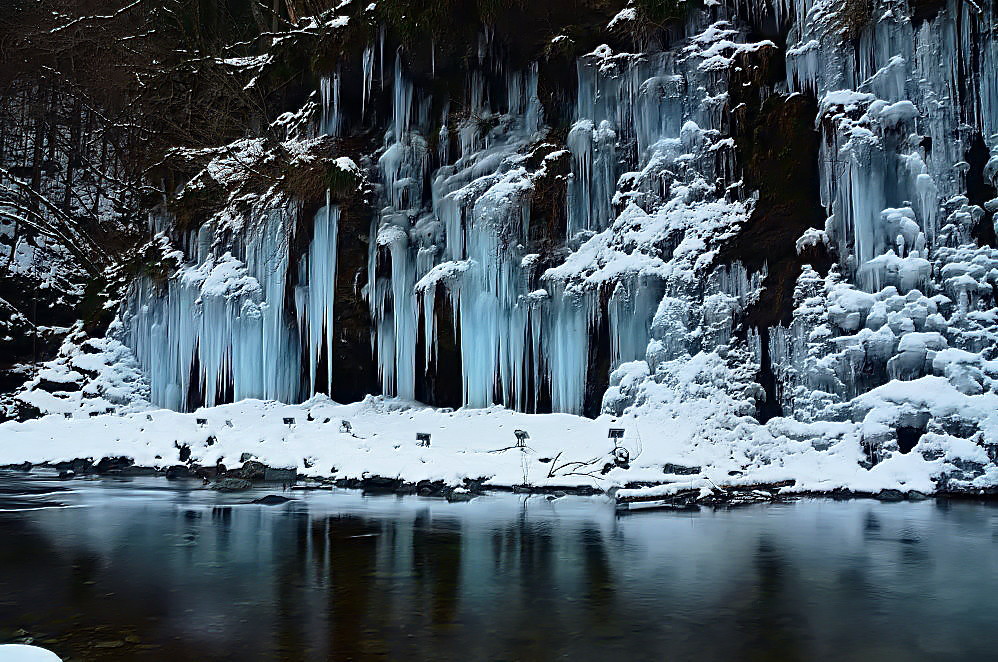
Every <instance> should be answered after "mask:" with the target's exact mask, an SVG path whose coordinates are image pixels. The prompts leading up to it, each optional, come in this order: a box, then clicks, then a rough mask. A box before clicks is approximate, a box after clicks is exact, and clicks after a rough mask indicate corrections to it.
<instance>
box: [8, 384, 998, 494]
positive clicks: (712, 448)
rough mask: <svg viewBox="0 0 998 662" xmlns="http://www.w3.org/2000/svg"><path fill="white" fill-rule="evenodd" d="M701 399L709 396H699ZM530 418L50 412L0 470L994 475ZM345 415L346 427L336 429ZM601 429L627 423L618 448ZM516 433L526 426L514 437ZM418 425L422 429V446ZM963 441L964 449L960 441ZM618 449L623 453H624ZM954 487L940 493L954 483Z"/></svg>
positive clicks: (931, 458)
mask: <svg viewBox="0 0 998 662" xmlns="http://www.w3.org/2000/svg"><path fill="white" fill-rule="evenodd" d="M705 406H706V405H705ZM674 414H675V412H672V413H671V414H670V415H666V414H665V413H663V414H662V415H660V416H653V415H650V416H642V417H634V416H624V417H611V416H608V415H604V416H601V417H599V418H597V419H595V420H591V419H586V418H582V417H578V416H572V415H568V414H544V415H531V414H523V413H518V412H514V411H511V410H507V409H503V408H501V407H492V408H489V409H479V410H458V411H456V412H452V411H448V410H436V409H432V408H428V407H422V406H418V405H411V404H407V403H404V402H401V401H397V400H390V399H388V400H386V399H383V398H368V399H367V400H365V401H364V402H361V403H355V404H350V405H339V404H336V403H333V402H331V401H329V400H328V399H326V398H324V397H319V398H314V399H313V400H311V401H309V402H307V403H305V404H303V405H295V406H291V405H283V404H279V403H274V402H263V401H257V400H247V401H243V402H240V403H236V404H232V405H223V406H219V407H214V408H210V409H202V410H199V411H197V412H194V413H189V414H183V413H177V412H173V411H167V410H148V411H139V412H133V413H127V414H122V415H115V414H107V415H100V416H89V415H85V414H79V413H78V414H75V416H74V417H73V418H65V417H64V416H62V415H49V416H45V417H43V418H40V419H37V420H31V421H28V422H24V423H14V422H8V423H4V424H2V425H0V465H14V464H20V463H25V462H29V463H32V464H36V465H37V464H45V463H49V464H55V463H59V462H66V461H70V460H73V459H76V458H89V459H91V460H93V461H94V462H97V461H99V460H100V459H101V458H104V457H108V458H118V457H125V458H130V459H131V460H132V461H134V463H135V464H136V465H138V466H143V467H156V468H167V467H171V466H176V465H178V464H191V465H193V464H197V465H199V466H208V467H214V466H215V465H216V464H218V463H221V464H224V465H225V466H226V467H228V468H229V469H232V468H233V467H239V466H241V465H242V463H243V462H244V461H245V460H246V459H249V458H250V457H251V458H252V459H253V460H254V461H259V462H261V463H263V464H266V465H268V466H270V467H281V468H294V469H296V470H297V472H298V473H299V474H300V475H304V476H313V477H333V478H337V479H360V478H365V477H369V476H381V477H386V478H396V479H400V480H403V481H406V482H411V483H417V482H419V481H443V482H444V483H446V484H448V485H460V484H462V483H463V482H464V480H465V479H472V480H477V479H484V484H485V485H486V486H490V485H491V486H512V485H523V484H527V485H532V486H536V487H553V486H566V487H568V486H572V487H581V486H585V487H593V488H597V489H601V490H607V489H610V488H612V487H620V486H624V485H627V484H633V483H641V484H661V485H662V486H661V487H657V488H654V489H655V490H658V491H662V492H663V493H664V492H669V491H674V490H679V489H686V488H690V487H697V486H703V485H711V484H715V485H739V484H757V483H765V484H773V483H779V482H783V481H793V484H792V485H790V486H788V487H784V488H783V491H785V492H831V491H833V490H841V489H849V490H854V491H858V492H871V493H875V492H878V491H880V490H885V489H887V490H899V491H901V492H908V491H918V492H923V493H932V492H935V491H937V490H938V489H940V488H941V486H942V485H943V483H940V480H941V479H943V478H947V477H948V478H947V480H950V479H951V478H952V476H953V475H954V473H955V472H959V471H961V470H962V469H966V468H967V463H968V462H969V463H972V464H976V465H980V467H979V468H980V469H981V470H980V471H978V473H979V474H981V475H979V476H978V478H977V479H975V480H973V481H970V482H968V483H967V484H966V485H964V486H963V488H964V489H966V490H972V489H984V488H987V487H988V486H990V484H991V483H993V482H995V481H994V480H993V479H994V478H995V476H994V471H993V470H987V469H985V467H990V468H991V469H993V466H994V465H993V464H990V463H989V460H988V457H987V453H986V452H985V450H984V449H983V448H982V447H980V446H976V445H974V444H972V443H969V442H967V443H965V444H963V445H959V446H958V445H954V443H953V439H949V440H947V441H946V443H943V442H942V440H940V439H936V437H937V436H938V435H932V434H926V435H924V436H923V437H922V439H921V441H919V444H918V445H917V446H916V447H915V448H914V449H913V450H912V451H911V452H909V453H900V452H899V451H895V452H891V453H888V454H887V456H886V457H884V458H882V459H881V460H880V461H879V463H877V464H875V465H873V466H870V462H869V458H868V456H867V453H866V451H864V447H863V445H862V443H861V442H860V438H861V428H862V425H861V424H851V423H840V424H822V426H821V428H820V429H819V428H817V427H815V426H809V425H804V424H800V423H795V422H792V421H789V420H786V419H774V420H773V421H771V422H770V423H769V424H768V425H765V426H763V425H759V424H757V423H755V424H753V423H752V422H751V419H747V420H745V421H743V422H742V425H741V426H739V427H736V428H735V429H727V430H714V433H713V434H711V435H710V438H707V437H700V436H698V435H699V433H700V432H701V430H699V426H701V425H702V424H703V421H702V420H694V419H693V415H694V412H688V415H687V416H686V417H685V418H684V417H679V416H675V415H674ZM344 421H346V422H348V423H349V425H348V426H346V425H344ZM611 428H619V429H623V430H624V437H623V439H622V440H620V442H619V444H615V442H614V441H613V440H612V439H610V438H609V431H610V429H611ZM516 430H524V431H526V432H527V433H528V435H529V439H527V440H526V442H525V444H526V446H525V448H520V447H518V446H517V438H516V435H515V431H516ZM417 433H426V434H429V435H430V444H429V446H425V445H421V444H420V442H419V441H418V440H417ZM963 446H966V448H963ZM615 448H623V449H625V451H626V460H627V461H626V462H621V461H620V460H621V459H622V456H621V454H620V451H619V450H618V451H617V454H616V455H615ZM952 488H953V485H952V484H951V481H950V482H946V483H945V489H952Z"/></svg>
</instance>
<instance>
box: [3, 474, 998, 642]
mask: <svg viewBox="0 0 998 662" xmlns="http://www.w3.org/2000/svg"><path fill="white" fill-rule="evenodd" d="M70 484H71V485H72V487H73V488H74V489H73V491H72V492H68V493H60V494H59V498H60V499H61V500H63V501H65V502H66V503H67V504H69V505H77V506H81V505H86V506H87V507H86V508H78V509H71V510H58V511H43V512H31V513H25V514H23V515H18V516H17V517H19V518H22V519H23V522H22V524H23V525H24V526H25V527H27V529H26V530H28V531H30V532H31V536H25V539H30V541H29V542H30V544H32V545H36V546H38V547H39V549H40V550H50V551H53V552H54V558H56V560H53V561H51V563H52V565H53V567H52V569H51V572H50V573H49V578H48V579H46V580H45V581H48V582H50V583H51V584H52V585H51V586H48V587H47V590H48V591H49V592H50V593H51V594H52V595H53V596H55V598H54V599H55V600H56V603H58V599H59V597H58V596H60V595H63V596H73V595H76V594H78V593H79V592H80V589H79V586H77V585H76V584H75V583H74V582H76V581H77V580H78V579H79V576H78V575H79V570H75V571H74V570H70V571H67V572H65V573H63V572H62V570H63V568H61V567H60V565H59V564H60V563H63V561H60V560H58V559H79V558H84V559H87V560H86V562H85V563H83V564H82V565H83V566H85V567H86V569H87V570H86V576H87V577H88V579H87V581H92V582H94V584H91V585H88V586H96V587H99V591H98V590H97V589H94V593H95V596H96V594H97V593H100V594H107V593H112V594H114V595H115V596H116V600H119V601H120V602H121V603H122V605H130V606H131V608H130V609H124V610H122V609H118V610H110V612H109V611H108V609H106V608H104V607H101V606H100V604H99V599H98V598H97V597H93V601H94V602H93V603H91V602H88V600H89V598H86V597H84V598H83V599H82V600H83V601H82V603H81V602H80V600H81V598H80V597H79V595H76V597H75V598H74V600H76V602H75V603H73V604H74V605H77V606H76V607H74V608H77V609H80V608H86V609H94V610H96V614H97V615H99V616H100V618H103V619H105V620H110V621H120V620H126V621H129V623H131V622H132V621H135V622H138V621H141V619H142V618H143V617H145V618H147V620H148V622H149V623H154V624H155V633H154V634H151V635H145V636H149V637H151V638H153V639H155V638H157V637H159V638H162V639H164V640H167V639H169V640H171V641H172V637H175V636H180V637H181V641H182V642H186V644H189V645H191V646H196V649H197V650H198V651H199V652H200V654H201V655H202V657H203V659H211V658H212V657H213V656H215V655H218V656H224V655H225V654H227V653H228V652H232V651H233V650H235V649H238V648H239V647H241V646H250V647H251V649H252V650H253V651H256V652H257V654H258V655H259V656H260V657H267V656H268V655H277V654H278V653H279V652H280V651H283V650H290V649H292V648H293V649H295V650H309V651H312V654H313V655H314V656H317V657H315V658H313V659H322V658H325V657H330V656H331V657H335V658H347V657H354V658H364V657H371V656H378V655H386V656H388V657H391V658H393V659H394V658H396V657H415V658H420V659H422V658H433V659H456V658H458V657H460V658H462V659H490V658H496V657H504V656H505V657H514V658H535V659H541V658H543V659H547V658H549V657H558V656H562V655H565V656H577V657H579V659H589V658H591V657H592V655H593V651H594V650H596V649H595V648H594V646H596V647H598V648H599V650H600V651H601V653H602V655H603V656H606V655H609V656H611V657H614V656H617V655H620V656H624V655H626V656H630V657H632V658H634V659H647V657H648V654H649V652H650V651H662V652H663V654H664V652H665V651H668V654H669V657H672V658H675V659H692V658H694V657H699V658H701V659H732V658H738V657H739V656H742V655H744V653H745V651H746V650H758V651H760V654H761V655H762V656H763V657H766V656H767V655H768V656H770V657H772V656H776V657H779V658H780V659H843V658H858V657H861V656H864V655H869V654H870V651H871V650H872V651H874V652H875V653H876V654H877V655H879V656H880V658H881V659H886V657H890V658H893V657H896V656H902V655H903V656H907V657H908V658H910V659H931V658H933V657H938V656H953V655H956V654H958V653H959V655H960V656H963V655H965V654H981V655H983V654H984V653H985V651H987V650H991V649H993V646H994V645H995V644H996V643H998V635H995V634H993V632H992V628H990V627H989V626H988V621H989V618H990V617H989V616H988V614H990V613H993V610H994V609H995V608H996V607H998V590H996V589H998V554H996V552H995V549H994V544H993V538H994V537H995V536H996V535H998V534H996V532H998V510H995V509H992V508H991V507H988V506H983V505H977V504H967V503H949V502H938V503H937V502H934V501H927V502H921V503H899V504H885V503H879V502H874V501H847V502H836V501H831V500H816V501H802V502H798V503H794V504H789V505H772V506H762V507H748V508H744V509H740V510H732V511H704V512H701V513H641V514H636V515H628V516H623V517H618V516H617V515H616V514H615V513H614V510H613V508H612V506H611V504H610V503H609V501H608V500H607V499H605V498H603V497H591V498H583V497H564V498H561V499H557V500H554V501H549V500H547V499H546V498H544V497H533V498H529V499H527V498H524V497H522V496H517V495H499V496H490V497H482V498H479V499H476V500H474V501H472V502H470V503H465V504H450V503H447V502H446V501H443V500H437V499H425V498H418V497H404V498H399V497H394V496H379V497H370V496H362V495H361V494H359V493H357V492H351V491H335V492H325V491H318V492H294V493H291V496H293V497H294V498H295V500H294V501H292V502H290V503H288V504H285V505H282V506H273V507H267V506H260V505H255V504H249V503H248V502H249V501H251V500H252V499H254V498H257V497H259V496H262V495H263V494H265V493H266V492H265V491H254V492H251V493H241V494H236V495H222V494H218V493H215V492H212V491H210V490H206V489H202V488H201V486H200V484H199V483H195V482H181V483H167V482H166V481H163V480H162V479H136V480H129V481H113V480H107V479H102V480H95V481H82V480H81V481H73V482H72V483H70ZM0 526H3V521H0ZM8 539H9V538H8ZM39 553H42V552H41V551H40V552H39ZM79 565H80V564H79V563H77V566H79ZM14 570H16V568H7V569H5V568H4V567H3V566H0V580H2V579H3V578H4V577H6V575H7V574H8V573H9V572H13V571H14ZM74 573H75V574H74ZM61 575H65V576H66V577H67V579H65V585H64V584H60V583H59V582H60V581H61V580H60V579H59V577H60V576H61ZM12 586H13V590H14V591H15V592H16V591H17V584H13V585H12ZM74 591H75V592H76V593H75V594H74ZM84 593H86V592H85V591H84ZM152 596H155V601H156V603H157V604H158V605H159V606H158V607H157V608H156V609H154V610H152V611H153V612H154V613H153V614H148V613H147V612H149V611H150V608H149V607H148V605H146V604H145V603H147V602H148V601H149V600H151V599H153V597H152ZM66 599H67V600H68V599H69V598H68V597H67V598H66ZM80 605H82V606H80ZM2 616H3V607H2V606H0V617H2ZM129 627H133V625H131V624H130V625H129ZM146 627H152V626H150V625H147V626H146ZM186 644H182V643H176V642H174V643H171V644H170V646H175V647H176V646H180V647H181V648H182V646H183V645H186ZM164 645H165V644H164ZM185 650H186V649H184V650H181V649H177V650H176V651H175V653H176V654H186V653H185ZM251 657H253V656H251ZM122 659H126V658H122Z"/></svg>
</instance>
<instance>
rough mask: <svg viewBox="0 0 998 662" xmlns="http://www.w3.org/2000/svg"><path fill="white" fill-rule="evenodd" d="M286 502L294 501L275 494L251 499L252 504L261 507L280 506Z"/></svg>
mask: <svg viewBox="0 0 998 662" xmlns="http://www.w3.org/2000/svg"><path fill="white" fill-rule="evenodd" d="M288 501H294V499H289V498H288V497H283V496H280V495H277V494H268V495H267V496H265V497H260V498H259V499H253V503H258V504H260V505H261V506H280V505H281V504H283V503H287V502H288Z"/></svg>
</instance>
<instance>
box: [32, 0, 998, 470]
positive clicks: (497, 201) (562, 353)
mask: <svg viewBox="0 0 998 662" xmlns="http://www.w3.org/2000/svg"><path fill="white" fill-rule="evenodd" d="M306 4H308V3H306ZM362 5H363V3H350V2H343V3H340V4H339V6H337V7H335V8H328V9H324V10H323V11H320V12H318V13H316V14H315V15H305V14H303V13H302V11H301V8H299V9H298V10H296V11H292V12H291V13H292V14H295V15H294V16H291V15H288V16H287V17H286V19H287V21H288V22H289V24H291V25H292V27H289V29H288V30H287V32H286V33H284V34H283V36H271V37H268V38H264V39H259V40H257V41H256V42H255V48H256V51H255V52H254V53H253V54H246V55H245V56H244V57H240V58H233V59H232V62H231V63H230V65H231V66H232V67H233V69H234V70H236V71H237V72H238V73H239V75H244V76H246V77H248V78H250V79H251V80H250V82H249V83H248V85H253V84H255V81H256V80H257V79H260V80H263V81H265V80H268V79H271V78H273V70H275V69H279V68H282V67H284V68H286V67H294V66H302V67H308V68H310V70H311V71H315V72H317V73H316V75H315V77H314V89H313V91H312V92H311V95H310V96H307V98H302V99H296V98H294V96H293V95H292V96H291V97H289V98H290V99H292V100H293V101H294V103H291V102H289V103H288V104H287V107H286V108H284V110H285V112H284V114H282V115H279V116H278V117H277V118H276V119H274V120H273V121H271V122H270V123H269V126H268V127H267V128H266V130H264V129H262V128H261V127H246V137H244V138H241V139H239V140H236V141H234V142H231V143H230V144H228V145H226V146H224V147H222V148H212V149H207V148H203V149H176V150H173V151H172V152H171V153H170V158H171V159H172V161H170V162H171V163H184V164H187V165H186V167H187V172H188V175H187V176H185V177H183V178H182V184H181V185H177V186H172V187H171V186H167V190H166V191H165V197H164V198H163V201H162V202H161V203H160V204H158V205H156V206H155V208H153V209H152V211H151V212H150V221H149V223H150V227H151V231H150V235H151V237H150V241H149V243H148V245H146V246H145V247H144V249H143V251H142V252H141V254H142V255H144V256H146V257H145V258H144V259H145V260H146V262H147V263H149V264H156V265H158V266H157V269H155V270H153V269H145V270H144V271H141V272H140V273H139V275H138V276H136V277H134V278H130V279H129V280H128V286H127V290H126V292H127V294H126V296H124V298H123V301H122V303H121V305H120V308H119V309H118V311H117V312H118V319H117V320H116V321H115V322H114V323H113V324H112V327H111V331H110V337H109V340H107V341H103V342H105V343H111V342H116V343H119V344H122V345H123V346H125V347H127V348H130V350H131V351H132V352H134V357H135V361H136V364H137V366H138V367H139V369H140V371H141V374H142V375H143V380H139V381H140V382H142V385H141V388H139V389H138V390H137V391H136V392H141V397H142V398H145V397H148V399H149V400H150V401H151V402H152V403H153V404H154V405H157V406H161V407H166V408H171V409H177V410H191V409H193V408H196V407H199V406H211V405H215V404H222V403H226V402H231V401H234V400H241V399H244V398H263V399H276V400H281V401H285V402H301V401H303V400H306V399H308V398H309V397H311V396H312V395H314V394H317V393H326V394H329V395H331V396H332V397H333V398H334V399H337V400H341V401H348V400H356V399H360V398H362V397H363V396H365V395H367V394H384V395H387V396H398V397H399V398H402V399H405V400H418V401H422V402H426V403H429V404H433V405H437V406H450V407H459V406H465V407H486V406H489V405H492V404H503V405H505V406H506V407H508V408H511V409H517V410H520V411H525V412H539V413H543V412H566V413H573V414H583V415H588V416H594V415H596V414H598V413H600V412H601V411H606V412H612V413H616V414H623V413H625V412H628V413H632V414H640V413H641V412H644V411H651V410H654V409H656V408H658V409H661V408H668V407H672V406H675V405H676V403H681V402H684V401H687V400H698V399H699V400H706V401H711V399H714V400H715V401H716V402H717V403H718V405H717V406H718V407H719V408H721V409H723V410H724V411H725V412H727V413H728V414H730V416H731V417H732V419H731V420H738V421H741V420H742V419H743V418H744V417H745V416H753V417H754V418H755V419H757V420H758V421H759V422H760V423H766V422H767V421H770V420H771V419H777V420H778V421H782V423H779V424H780V425H785V426H791V427H792V425H791V424H793V425H802V424H806V425H805V428H800V427H798V428H794V430H796V432H794V433H793V434H797V435H803V436H821V435H823V434H826V433H827V429H826V428H822V427H821V426H820V422H821V421H829V422H840V423H841V422H847V421H850V420H851V421H853V422H854V423H856V424H860V425H861V428H862V432H861V434H860V437H861V439H862V443H864V444H865V447H866V448H868V449H870V453H871V458H872V457H874V456H876V455H877V454H878V453H881V452H882V450H883V449H885V448H886V449H892V448H895V447H896V446H897V445H898V444H900V445H902V446H905V447H907V448H909V449H910V447H911V446H913V445H914V443H917V441H918V440H919V439H920V438H921V437H922V435H923V434H927V433H928V434H933V435H936V436H937V437H938V438H940V439H942V438H947V437H949V436H953V435H955V436H957V437H959V438H962V439H969V438H973V439H976V440H977V442H980V443H982V444H991V443H998V430H992V429H991V425H992V424H991V423H990V422H989V421H990V416H991V415H990V414H983V413H982V412H983V411H984V410H986V408H987V407H986V406H985V405H984V403H985V400H982V398H992V397H998V396H994V395H992V394H993V390H994V385H995V379H996V378H998V363H996V362H995V359H996V356H995V354H996V352H998V349H996V339H998V335H996V332H998V308H996V301H995V289H994V288H995V286H996V285H998V250H996V248H995V246H994V244H995V227H994V211H995V209H996V208H998V199H996V198H995V196H996V193H995V177H996V174H998V156H996V155H998V46H996V42H995V31H996V23H995V21H996V16H995V13H994V9H993V7H992V6H991V4H990V3H988V2H984V1H983V0H939V1H933V2H926V1H922V0H919V1H915V0H912V1H910V2H906V1H905V0H892V1H885V0H848V1H846V2H841V1H840V0H834V1H833V0H796V1H794V2H789V0H786V1H785V0H776V1H775V2H764V1H761V0H746V1H739V2H730V3H725V2H718V1H714V0H707V1H705V2H694V1H689V2H685V1H683V0H662V1H659V2H653V1H651V0H631V1H630V2H625V1H624V0H620V1H619V2H612V1H609V0H565V1H559V2H549V3H517V2H477V3H476V2H470V1H469V2H459V1H457V0H450V1H447V0H440V1H439V2H428V3H422V4H419V5H412V6H410V3H403V2H377V3H372V4H370V5H364V6H362ZM535 5H543V6H535ZM292 7H297V5H296V4H295V3H288V10H289V11H290V10H291V8H292ZM286 13H287V12H286ZM233 75H236V74H233ZM259 84H263V83H259ZM306 88H307V86H306ZM299 96H302V95H299ZM192 164H193V165H196V166H197V167H193V165H192ZM181 170H182V169H180V168H176V167H175V168H174V170H172V171H171V172H173V173H174V174H173V175H172V176H174V177H176V176H177V175H176V173H177V172H180V171H181ZM149 256H152V257H149ZM74 347H76V346H75V345H73V344H72V343H71V342H70V343H68V344H67V345H66V346H64V348H63V351H62V355H61V356H60V358H58V359H57V360H56V361H55V364H53V365H50V366H49V367H47V368H46V372H48V373H51V374H49V381H50V382H51V381H52V378H53V374H54V372H53V371H55V372H58V371H59V368H58V367H57V366H58V365H62V366H63V367H64V368H65V370H67V371H72V362H73V360H74V359H73V356H74V352H76V351H77V350H76V349H74ZM115 347H116V348H117V345H115ZM116 351H117V350H116ZM60 361H61V363H60ZM59 379H64V380H65V381H62V382H58V381H56V383H57V384H58V383H70V382H71V381H72V380H70V379H69V378H68V377H66V375H65V374H62V376H61V377H59ZM906 383H907V384H906ZM40 385H41V382H40V381H39V379H35V381H34V382H33V383H30V384H29V387H30V388H28V390H27V391H25V392H23V393H22V396H21V399H22V401H24V402H30V403H31V404H32V405H34V406H35V407H37V408H39V409H41V410H43V411H46V410H51V411H55V410H58V407H59V406H60V405H59V403H60V402H63V401H67V402H68V401H72V402H73V403H77V402H78V401H79V402H83V401H86V400H87V398H88V397H91V398H92V399H93V400H94V401H95V402H98V401H100V406H103V404H104V403H103V400H107V401H109V402H113V398H111V397H110V396H108V395H107V394H106V393H102V392H101V391H100V389H96V390H95V389H93V388H90V391H87V390H86V388H85V389H84V395H83V396H81V397H79V398H68V399H67V398H65V397H61V396H60V394H59V392H58V388H48V389H42V390H47V391H48V392H49V393H48V394H47V395H41V394H39V393H38V390H39V388H38V387H39V386H40ZM916 385H917V386H916ZM146 387H147V388H148V392H146V391H144V390H142V389H144V388H146ZM912 387H915V388H912ZM120 390H121V389H119V390H118V391H116V393H117V396H116V397H118V398H119V399H120V398H123V397H125V396H124V395H122V394H121V393H120V392H119V391H120ZM53 391H54V392H55V393H51V392H53ZM913 394H915V395H913ZM919 394H921V395H919ZM49 395H50V396H51V397H49ZM63 395H64V394H63ZM916 395H917V396H918V397H915V396H916ZM105 396H107V397H105ZM102 399H103V400H102ZM944 402H945V404H943V403H944ZM987 402H990V400H987ZM74 406H75V404H74ZM95 406H96V405H95ZM725 425H727V427H728V428H729V429H734V428H735V427H737V425H735V424H733V423H732V424H730V425H729V424H725ZM739 425H740V423H739ZM807 425H810V426H811V427H806V426H807ZM787 429H789V428H787ZM802 430H803V431H802ZM784 431H786V430H784ZM788 434H790V433H788ZM829 434H830V433H829ZM912 435H914V436H913V437H912ZM912 439H914V441H912ZM975 443H976V442H975Z"/></svg>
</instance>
